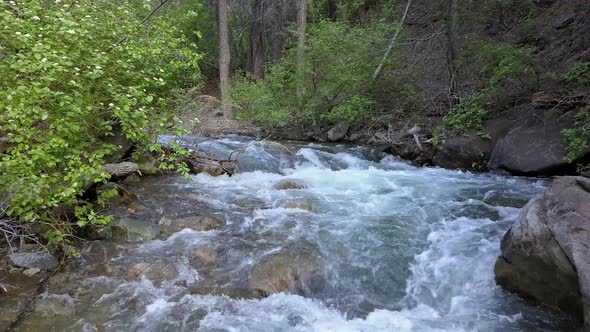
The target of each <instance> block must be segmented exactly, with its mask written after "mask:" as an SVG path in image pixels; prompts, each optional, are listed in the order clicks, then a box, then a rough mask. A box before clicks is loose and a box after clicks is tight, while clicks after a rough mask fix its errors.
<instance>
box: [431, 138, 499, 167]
mask: <svg viewBox="0 0 590 332" xmlns="http://www.w3.org/2000/svg"><path fill="white" fill-rule="evenodd" d="M491 149H492V143H491V141H490V140H489V139H484V138H482V137H479V136H477V135H475V134H470V135H467V136H459V137H451V138H449V139H447V140H446V141H445V142H444V143H443V144H442V145H441V146H440V147H439V149H438V151H437V152H436V154H435V155H434V164H435V165H437V166H440V167H444V168H451V169H455V168H459V169H474V170H483V168H485V165H486V163H487V160H488V159H489V157H490V151H491Z"/></svg>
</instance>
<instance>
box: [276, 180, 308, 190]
mask: <svg viewBox="0 0 590 332" xmlns="http://www.w3.org/2000/svg"><path fill="white" fill-rule="evenodd" d="M305 188H307V186H306V185H305V183H303V181H301V180H295V179H288V180H281V181H279V182H277V183H276V184H275V185H274V186H273V189H276V190H290V189H305Z"/></svg>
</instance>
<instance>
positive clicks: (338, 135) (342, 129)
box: [328, 122, 350, 142]
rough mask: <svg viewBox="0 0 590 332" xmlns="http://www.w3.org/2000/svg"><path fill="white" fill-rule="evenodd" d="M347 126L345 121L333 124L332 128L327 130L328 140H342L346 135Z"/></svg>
mask: <svg viewBox="0 0 590 332" xmlns="http://www.w3.org/2000/svg"><path fill="white" fill-rule="evenodd" d="M349 128H350V126H349V125H348V123H346V122H340V123H339V124H337V125H335V126H334V127H332V129H330V130H328V141H330V142H338V141H341V140H343V139H344V137H346V134H347V133H348V129H349Z"/></svg>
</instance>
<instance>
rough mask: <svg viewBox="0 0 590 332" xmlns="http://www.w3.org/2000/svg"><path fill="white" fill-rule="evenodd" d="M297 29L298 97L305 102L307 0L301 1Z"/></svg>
mask: <svg viewBox="0 0 590 332" xmlns="http://www.w3.org/2000/svg"><path fill="white" fill-rule="evenodd" d="M297 27H298V29H297V30H298V33H299V52H298V54H297V80H298V87H297V97H298V98H299V99H300V101H302V100H303V94H304V86H303V85H304V78H305V77H304V76H305V58H304V57H305V33H306V32H305V30H306V28H307V0H299V8H298V14H297Z"/></svg>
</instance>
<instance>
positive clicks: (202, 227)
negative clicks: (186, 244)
mask: <svg viewBox="0 0 590 332" xmlns="http://www.w3.org/2000/svg"><path fill="white" fill-rule="evenodd" d="M158 225H160V228H161V229H162V232H163V233H164V234H165V235H172V234H174V233H176V232H180V231H181V230H183V229H187V228H188V229H192V230H193V231H197V232H207V231H211V230H214V229H218V228H220V227H221V226H222V225H223V221H221V220H220V219H217V218H215V217H211V216H202V215H194V216H186V217H180V218H168V217H162V219H160V221H159V222H158Z"/></svg>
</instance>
